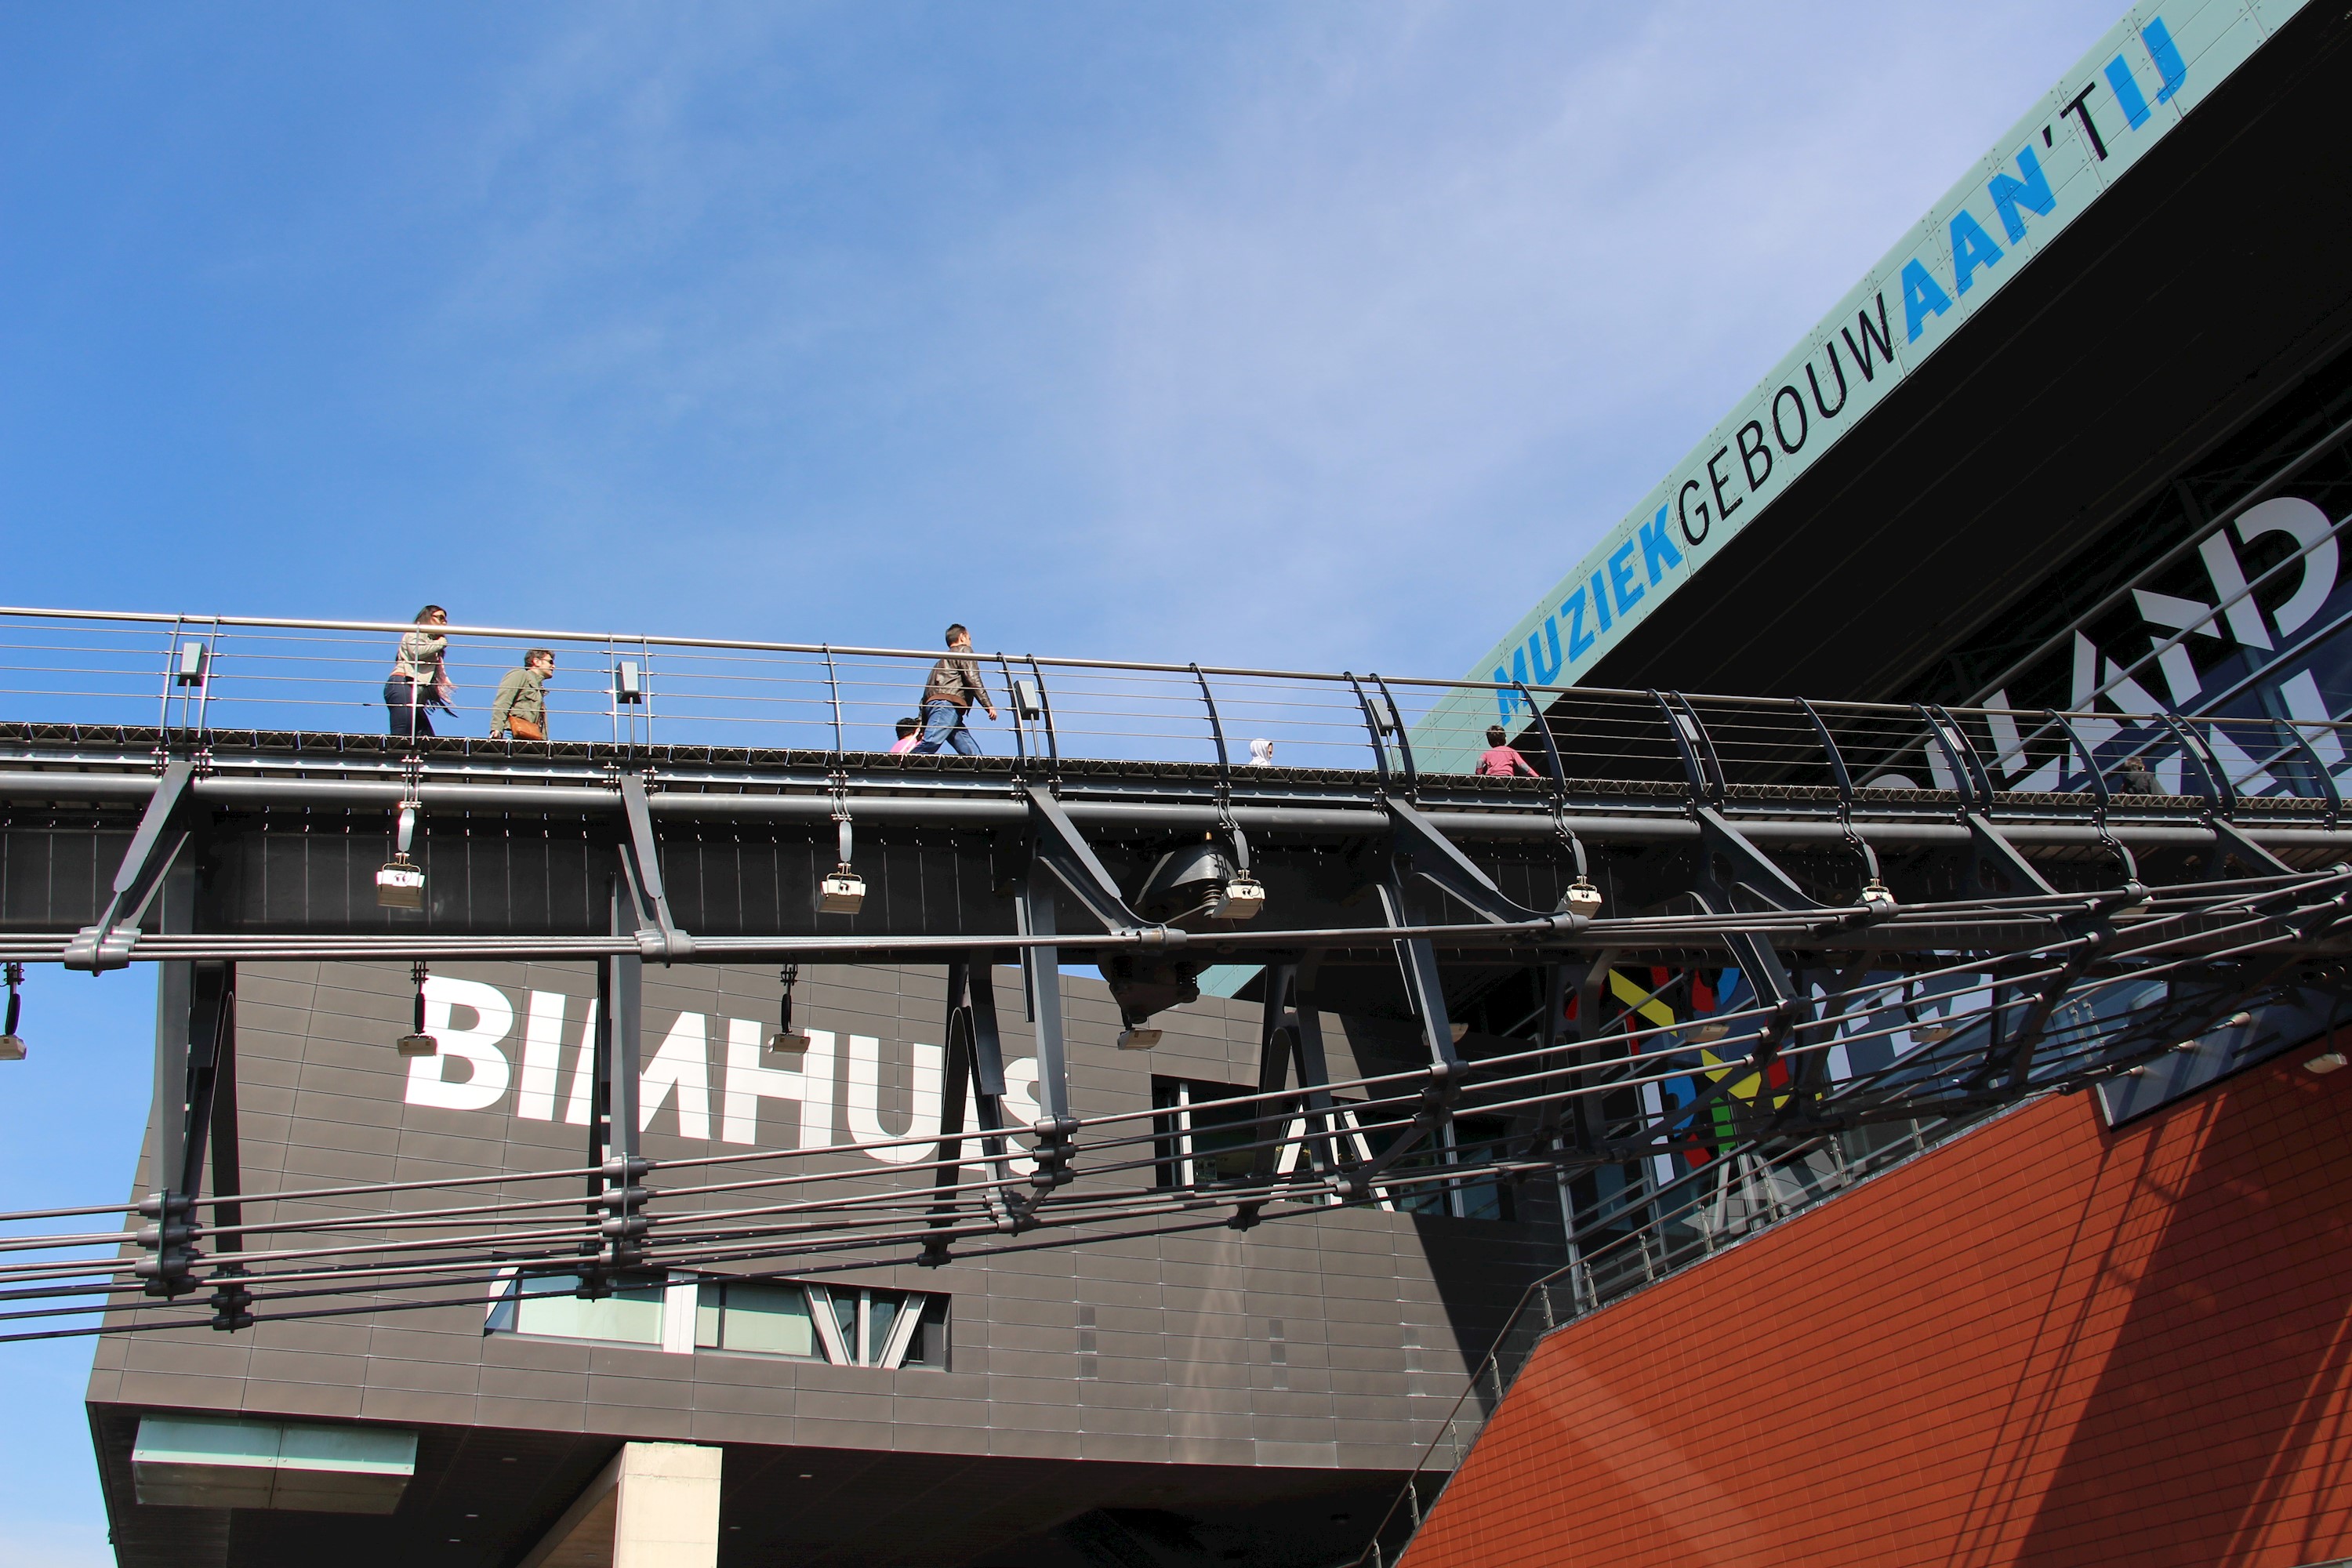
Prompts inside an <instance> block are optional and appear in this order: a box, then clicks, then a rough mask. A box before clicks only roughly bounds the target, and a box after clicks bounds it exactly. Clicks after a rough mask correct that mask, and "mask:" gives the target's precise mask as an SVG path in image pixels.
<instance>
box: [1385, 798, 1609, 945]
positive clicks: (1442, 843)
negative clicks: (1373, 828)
mask: <svg viewBox="0 0 2352 1568" xmlns="http://www.w3.org/2000/svg"><path fill="white" fill-rule="evenodd" d="M1382 804H1383V805H1385V806H1386V807H1387V809H1388V814H1389V831H1390V833H1391V836H1392V837H1391V843H1390V848H1389V862H1390V864H1391V867H1393V868H1395V871H1396V872H1397V874H1398V875H1400V876H1414V877H1419V878H1420V879H1422V880H1423V881H1425V882H1428V883H1429V884H1431V885H1432V886H1433V887H1435V888H1436V889H1438V890H1439V891H1441V892H1443V893H1444V894H1446V895H1447V896H1448V897H1450V898H1452V899H1454V900H1455V901H1456V902H1458V903H1460V904H1461V905H1462V906H1463V907H1464V908H1465V909H1467V910H1469V911H1470V912H1471V913H1472V914H1475V915H1476V916H1477V917H1478V918H1479V919H1480V920H1482V921H1486V922H1487V923H1488V924H1490V925H1505V926H1549V927H1550V928H1551V930H1552V931H1556V932H1558V933H1559V934H1561V935H1566V934H1568V933H1570V932H1571V931H1581V930H1582V929H1583V928H1584V927H1585V926H1587V925H1590V924H1591V921H1588V920H1587V919H1586V918H1585V917H1584V916H1582V915H1575V914H1568V913H1565V912H1559V913H1552V914H1546V913H1543V912H1542V911H1540V910H1531V909H1528V908H1527V907H1526V906H1525V905H1523V904H1520V903H1517V902H1516V901H1515V900H1512V899H1511V898H1510V896H1509V895H1507V894H1506V893H1505V892H1504V891H1503V889H1500V888H1498V887H1496V886H1495V884H1494V881H1493V879H1490V878H1489V877H1488V876H1487V875H1486V872H1484V871H1482V870H1480V869H1479V868H1478V867H1477V865H1476V863H1475V862H1474V861H1473V860H1472V859H1471V858H1469V857H1468V856H1467V855H1465V854H1463V853H1462V851H1461V850H1460V849H1458V848H1456V847H1454V841H1453V840H1452V839H1450V838H1448V837H1445V835H1444V834H1443V833H1440V832H1438V831H1437V829H1436V828H1434V827H1433V826H1430V822H1429V818H1427V817H1425V816H1423V815H1422V814H1421V813H1420V812H1418V811H1415V810H1414V809H1413V808H1412V806H1410V805H1406V804H1405V803H1404V802H1402V801H1401V800H1398V799H1396V798H1395V797H1394V796H1391V797H1390V798H1389V799H1388V800H1387V801H1385V802H1383V803H1382ZM1399 923H1400V924H1402V923H1405V922H1402V921H1400V922H1399Z"/></svg>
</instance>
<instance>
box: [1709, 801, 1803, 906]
mask: <svg viewBox="0 0 2352 1568" xmlns="http://www.w3.org/2000/svg"><path fill="white" fill-rule="evenodd" d="M1691 812H1692V815H1693V816H1696V817H1697V819H1698V828H1699V854H1700V855H1701V856H1702V857H1703V858H1704V860H1705V864H1703V865H1702V866H1701V867H1700V868H1699V878H1698V880H1699V886H1700V887H1701V888H1702V889H1708V890H1712V891H1715V892H1717V893H1718V894H1727V893H1728V892H1729V891H1730V890H1731V888H1732V887H1733V886H1738V887H1742V888H1745V889H1748V891H1749V892H1750V893H1753V894H1754V895H1756V897H1758V898H1759V899H1761V900H1764V902H1766V903H1767V904H1769V905H1770V906H1771V907H1772V908H1774V909H1776V910H1790V911H1793V912H1811V911H1813V910H1821V909H1822V908H1824V907H1825V906H1824V905H1822V904H1821V903H1819V902H1817V901H1815V900H1813V899H1812V898H1811V896H1809V895H1808V894H1807V893H1806V891H1805V890H1804V889H1802V888H1800V887H1799V886H1797V884H1796V883H1795V882H1794V881H1792V880H1791V879H1790V876H1789V873H1787V872H1786V871H1783V870H1782V869H1780V867H1779V866H1778V865H1777V864H1775V863H1774V862H1773V859H1772V858H1771V857H1770V856H1769V855H1767V854H1765V853H1764V851H1762V850H1761V849H1759V848H1758V847H1756V846H1755V844H1754V842H1753V841H1752V840H1750V839H1749V838H1748V836H1747V835H1746V834H1744V833H1742V832H1740V831H1739V829H1738V828H1737V827H1734V826H1732V825H1731V823H1730V821H1729V819H1728V818H1727V817H1726V816H1724V815H1723V813H1721V812H1719V811H1717V810H1716V809H1715V807H1713V806H1711V805H1694V806H1693V807H1692V808H1691ZM1718 855H1720V856H1721V857H1723V858H1724V859H1725V860H1727V861H1728V862H1729V863H1730V865H1731V868H1732V871H1733V875H1732V876H1731V878H1730V879H1728V881H1727V880H1726V879H1723V878H1721V877H1718V876H1717V874H1716V871H1715V858H1716V857H1717V856H1718ZM1724 902H1725V905H1726V907H1727V908H1728V907H1729V900H1728V899H1726V900H1724Z"/></svg>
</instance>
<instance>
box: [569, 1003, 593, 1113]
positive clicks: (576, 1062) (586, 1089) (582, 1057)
mask: <svg viewBox="0 0 2352 1568" xmlns="http://www.w3.org/2000/svg"><path fill="white" fill-rule="evenodd" d="M595 1090H596V1001H595V999H594V998H593V997H591V998H590V999H589V1002H588V1019H587V1022H585V1023H583V1024H582V1025H581V1026H580V1047H579V1049H577V1050H575V1051H573V1052H572V1095H571V1098H570V1099H569V1100H565V1101H564V1104H563V1121H564V1123H565V1125H567V1126H571V1127H585V1126H587V1125H588V1097H589V1096H590V1095H592V1094H593V1093H594V1092H595Z"/></svg>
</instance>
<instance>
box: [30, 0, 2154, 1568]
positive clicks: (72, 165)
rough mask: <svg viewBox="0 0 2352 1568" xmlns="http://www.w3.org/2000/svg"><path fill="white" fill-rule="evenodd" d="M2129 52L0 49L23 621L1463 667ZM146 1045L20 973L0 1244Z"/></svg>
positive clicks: (127, 1085)
mask: <svg viewBox="0 0 2352 1568" xmlns="http://www.w3.org/2000/svg"><path fill="white" fill-rule="evenodd" d="M2119 9H2120V7H2119V6H2118V5H2116V3H2115V0H2096V3H2095V4H2094V3H2085V0H2032V3H2030V4H2029V3H2026V0H1992V3H1988V4H1980V5H1974V6H1972V7H1969V8H1965V9H1956V8H1954V7H1952V6H1949V5H1885V4H1859V3H1856V4H1822V5H1810V6H1805V7H1793V6H1788V7H1764V6H1755V5H1735V4H1727V3H1726V4H1718V3H1713V0H1688V3H1677V4H1665V5H1650V6H1643V7H1628V6H1622V5H1597V4H1557V3H1555V4H1550V5H1532V4H1529V5H1517V4H1507V3H1496V4H1486V5H1410V4H1402V3H1398V4H1349V5H1341V4H1336V3H1335V4H1297V5H1274V4H1251V5H1220V4H1209V3H1194V4H1186V5H1158V6H1148V5H1127V6H1113V5H1013V4H1003V5H937V6H922V5H742V6H730V5H682V4H681V5H660V6H654V5H643V6H625V5H530V4H508V5H499V6H495V7H485V6H476V5H434V4H425V3H409V4H403V5H372V6H371V5H344V6H336V7H315V6H310V7H298V6H291V5H259V4H256V5H240V6H236V7H217V6H214V7H165V6H161V5H145V4H124V5H112V6H106V7H94V6H42V5H15V6H11V7H7V8H5V9H0V299H5V309H0V530H5V534H0V537H5V540H6V542H7V546H8V552H7V557H6V564H7V573H6V576H7V586H6V587H5V590H0V597H5V599H6V600H7V601H8V602H10V603H14V604H18V605H27V604H29V605H73V606H109V607H126V608H140V609H152V610H186V611H193V612H201V613H206V614H215V613H226V614H272V613H275V614H302V615H320V616H365V617H371V618H373V617H382V616H404V615H405V614H406V613H408V612H409V611H410V610H412V609H413V608H414V607H415V605H416V604H417V603H418V602H419V601H421V600H424V599H426V598H431V599H436V600H438V601H440V602H442V603H445V604H447V605H450V607H451V608H452V610H453V611H454V612H456V614H457V618H458V619H460V620H473V621H478V622H498V623H503V624H507V625H536V626H579V627H591V626H593V627H596V628H600V629H623V628H627V629H643V630H647V631H655V632H666V633H677V634H687V635H705V636H728V635H733V636H744V637H769V638H788V639H793V640H812V641H814V640H819V639H824V640H831V641H834V642H846V643H867V644H874V643H879V644H892V645H923V646H928V645H929V644H930V643H931V642H932V641H933V640H934V639H935V637H937V634H938V630H939V628H940V626H941V625H943V624H944V623H945V622H946V621H947V620H949V619H951V618H956V619H962V620H965V621H969V622H971V623H972V625H973V626H974V627H975V629H976V631H977V632H978V634H979V640H980V641H981V643H982V646H983V647H1012V648H1015V649H1026V650H1034V651H1036V652H1040V653H1063V654H1087V655H1101V656H1129V657H1136V658H1166V659H1172V660H1177V661H1182V660H1188V659H1200V660H1202V661H1203V662H1233V663H1269V664H1282V665H1287V666H1291V667H1294V668H1342V667H1349V668H1359V669H1361V668H1367V667H1374V668H1381V669H1384V670H1391V671H1402V672H1408V673H1420V674H1452V673H1458V672H1460V671H1461V670H1462V669H1463V668H1465V666H1466V665H1467V663H1468V661H1470V660H1471V659H1472V658H1475V657H1476V656H1477V655H1478V654H1479V653H1481V652H1482V651H1484V650H1485V649H1486V647H1487V646H1488V645H1489V644H1491V643H1492V642H1493V640H1494V639H1495V637H1496V636H1498V635H1499V634H1500V633H1501V632H1502V631H1503V630H1506V629H1507V627H1508V626H1510V624H1511V623H1512V622H1513V621H1515V620H1516V619H1517V617H1518V616H1519V615H1520V613H1521V612H1522V611H1523V610H1525V609H1526V608H1527V606H1528V604H1529V603H1530V602H1532V599H1533V597H1534V595H1537V594H1538V593H1539V592H1541V591H1542V590H1543V589H1545V588H1547V587H1549V585H1550V584H1552V583H1553V582H1554V581H1555V580H1557V578H1558V577H1559V574H1561V573H1562V572H1564V571H1565V570H1566V569H1567V568H1568V567H1569V566H1570V564H1572V563H1574V561H1575V560H1576V559H1577V557H1578V556H1580V554H1581V553H1582V552H1583V551H1584V550H1585V549H1586V547H1587V546H1588V545H1589V544H1590V543H1591V541H1592V540H1593V539H1594V538H1596V537H1597V536H1598V535H1599V534H1600V533H1601V531H1604V530H1605V529H1606V528H1607V527H1608V526H1609V525H1610V524H1611V523H1612V522H1614V521H1616V520H1617V519H1618V517H1620V516H1621V515H1622V513H1623V511H1624V510H1625V509H1626V507H1627V506H1629V505H1630V504H1632V502H1633V500H1636V499H1638V497H1639V495H1640V494H1641V492H1642V491H1643V489H1645V488H1646V487H1647V486H1648V485H1650V484H1651V483H1652V482H1654V480H1655V479H1657V478H1658V476H1659V475H1660V474H1661V473H1663V472H1664V470H1665V468H1667V467H1668V466H1669V465H1670V464H1671V463H1672V462H1674V460H1675V458H1678V457H1680V456H1681V455H1682V453H1683V452H1684V451H1685V449H1686V448H1687V447H1689V445H1690V444H1691V442H1692V441H1694V440H1696V438H1697V437H1698V436H1699V435H1700V434H1701V433H1703V432H1704V431H1705V430H1706V428H1707V427H1708V426H1710V425H1711V424H1712V423H1713V422H1714V421H1715V420H1716V419H1717V417H1718V416H1720V415H1721V414H1722V413H1723V412H1724V410H1725V409H1726V408H1727V406H1728V405H1729V404H1730V403H1731V401H1732V400H1733V399H1734V398H1735V397H1736V396H1737V395H1738V394H1739V393H1740V392H1742V391H1744V390H1745V389H1746V388H1747V387H1748V385H1749V384H1751V383H1752V382H1753V380H1754V379H1755V377H1756V376H1757V375H1759V374H1761V373H1762V372H1763V370H1764V369H1765V368H1766V367H1768V366H1769V364H1770V363H1772V362H1773V361H1774V360H1775V359H1777V358H1778V357H1779V356H1780V353H1783V352H1784V351H1785V350H1787V349H1788V348H1789V347H1790V345H1791V344H1792V343H1793V342H1795V341H1796V340H1797V338H1798V337H1799V335H1800V334H1801V332H1802V331H1804V329H1805V328H1806V327H1808V326H1809V325H1810V324H1811V322H1812V321H1814V320H1815V319H1816V318H1817V317H1818V316H1819V315H1820V314H1821V312H1822V310H1825V309H1826V308H1828V306H1829V305H1830V304H1831V303H1832V301H1833V300H1835V299H1836V298H1837V297H1838V295H1839V294H1840V293H1841V292H1843V289H1845V288H1846V287H1847V286H1848V285H1850V284H1851V283H1852V282H1853V280H1854V279H1858V278H1859V277H1860V276H1861V275H1862V274H1863V273H1864V271H1865V270H1866V269H1867V268H1868V267H1869V266H1870V265H1871V263H1872V262H1874V260H1875V259H1876V258H1878V256H1879V255H1880V254H1881V253H1882V252H1883V250H1884V249H1885V247H1886V246H1887V245H1888V244H1890V243H1891V242H1892V241H1893V240H1894V239H1895V237H1897V236H1898V235H1899V234H1900V233H1901V232H1902V231H1903V229H1904V228H1905V226H1906V225H1908V224H1909V223H1910V222H1911V221H1912V220H1913V219H1914V218H1916V216H1917V215H1918V214H1919V213H1920V212H1922V211H1924V210H1925V209H1926V208H1927V206H1928V205H1930V204H1931V203H1932V202H1933V201H1934V200H1935V198H1936V197H1937V195H1940V194H1941V193H1942V192H1943V190H1944V189H1945V188H1946V187H1947V186H1948V185H1949V184H1951V182H1952V181H1953V180H1954V179H1956V178H1957V177H1958V175H1959V174H1961V173H1962V171H1964V170H1965V169H1966V168H1967V167H1968V165H1969V163H1971V162H1972V161H1973V160H1974V159H1975V158H1976V157H1977V156H1978V155H1979V153H1982V152H1983V151H1984V150H1985V149H1986V147H1987V146H1989V145H1990V142H1991V141H1992V139H1993V138H1994V137H1995V136H1997V135H1999V134H2000V132H2002V131H2003V130H2004V129H2005V128H2006V127H2007V125H2008V124H2009V123H2010V122H2011V120H2013V118H2014V117H2015V116H2016V115H2017V114H2018V113H2020V112H2021V110H2023V109H2024V107H2025V106H2026V105H2027V104H2028V103H2030V102H2031V101H2032V100H2033V98H2034V97H2035V96H2036V95H2037V94H2038V93H2039V92H2041V91H2042V89H2044V88H2045V87H2047V86H2048V85H2049V84H2050V83H2051V82H2052V81H2053V80H2054V79H2056V78H2057V76H2058V75H2059V73H2060V72H2061V71H2062V70H2063V69H2064V68H2066V67H2067V66H2069V65H2070V64H2072V63H2073V62H2074V59H2075V58H2077V57H2078V56H2079V55H2080V54H2081V52H2082V51H2083V50H2084V48H2086V47H2088V46H2089V44H2090V43H2091V41H2092V40H2093V39H2094V38H2095V37H2096V36H2097V34H2098V33H2099V31H2100V30H2101V29H2102V28H2103V27H2105V26H2106V25H2107V24H2109V23H2110V22H2112V21H2113V20H2114V19H2115V16H2116V14H2117V12H2118V10H2119ZM151 995H152V992H151V990H150V988H149V985H148V984H147V983H146V982H145V981H144V980H142V979H141V978H139V977H136V976H133V977H123V976H114V977H110V978H108V979H106V980H104V981H98V982H92V981H89V980H86V979H82V978H79V977H73V978H70V979H68V978H62V977H59V976H58V975H56V974H53V973H40V974H37V975H36V976H35V978H34V982H33V985H32V988H31V992H30V995H29V1001H28V1006H29V1009H30V1011H29V1013H28V1021H27V1026H26V1033H27V1035H28V1037H30V1038H31V1039H32V1040H33V1043H34V1047H35V1051H36V1055H35V1057H34V1059H33V1060H32V1061H31V1062H29V1063H27V1064H26V1065H25V1066H23V1067H18V1068H5V1069H0V1074H5V1081H0V1177H5V1181H6V1182H7V1184H8V1190H9V1191H10V1193H11V1194H12V1195H14V1196H16V1197H18V1198H21V1199H23V1200H24V1201H27V1202H37V1201H43V1200H44V1199H49V1200H55V1201H71V1200H86V1199H88V1198H89V1196H90V1195H91V1194H100V1195H105V1194H115V1193H118V1192H120V1191H121V1190H122V1189H123V1187H124V1184H125V1183H126V1182H127V1180H128V1174H129V1169H130V1163H131V1156H132V1147H133V1143H134V1142H135V1138H136V1126H137V1123H138V1121H139V1119H140V1116H141V1113H142V1110H143V1107H144V1100H145V1086H146V1078H145V1074H146V1071H147V1068H146V1066H145V1062H144V1053H145V1050H146V1039H147V1037H148V1031H149V1028H150V1025H149V1023H148V1021H147V1018H148V1010H149V1008H150V1007H151V1006H152V1003H151V1000H150V997H151ZM88 1355H89V1352H88V1347H87V1345H86V1344H77V1343H74V1342H66V1343H65V1344H64V1345H63V1346H62V1347H61V1348H53V1349H46V1350H26V1349H25V1348H23V1347H17V1348H13V1349H0V1394H7V1395H8V1402H9V1405H10V1407H11V1410H12V1415H15V1417H16V1423H15V1425H14V1426H13V1427H12V1437H13V1438H14V1439H15V1441H13V1442H12V1444H11V1447H12V1449H13V1450H14V1451H15V1453H16V1455H18V1456H19V1458H18V1459H17V1460H16V1462H14V1463H12V1465H11V1466H10V1467H8V1468H7V1469H6V1470H5V1473H0V1562H6V1563H11V1564H15V1563H25V1564H33V1565H39V1568H50V1565H64V1564H74V1565H77V1568H79V1565H82V1564H96V1563H100V1562H103V1561H108V1560H109V1559H108V1557H107V1554H106V1552H105V1550H104V1547H103V1527H102V1522H101V1521H100V1515H99V1505H98V1501H97V1497H96V1491H95V1487H94V1484H93V1481H92V1479H91V1475H90V1467H89V1458H88V1442H87V1436H86V1432H85V1428H84V1426H83V1424H82V1418H81V1415H80V1411H79V1388H80V1380H81V1376H82V1372H83V1369H85V1368H86V1367H87V1364H88Z"/></svg>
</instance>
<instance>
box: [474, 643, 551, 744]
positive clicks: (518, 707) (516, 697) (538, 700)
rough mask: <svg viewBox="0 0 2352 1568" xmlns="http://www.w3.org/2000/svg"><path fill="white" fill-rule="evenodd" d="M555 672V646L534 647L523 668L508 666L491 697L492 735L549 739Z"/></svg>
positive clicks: (494, 736)
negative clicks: (549, 705)
mask: <svg viewBox="0 0 2352 1568" xmlns="http://www.w3.org/2000/svg"><path fill="white" fill-rule="evenodd" d="M554 673H555V650H554V649H553V648H546V647H535V648H532V649H530V651H529V652H527V653H525V654H524V655H523V656H522V668H520V669H509V670H508V671H507V673H506V678H505V679H502V680H500V681H499V694H498V695H497V696H496V697H493V698H491V699H490V736H491V738H492V739H493V740H496V739H498V738H499V737H501V736H503V737H506V738H508V739H511V740H516V741H544V740H546V739H547V678H548V677H549V676H551V675H553V674H554Z"/></svg>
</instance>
